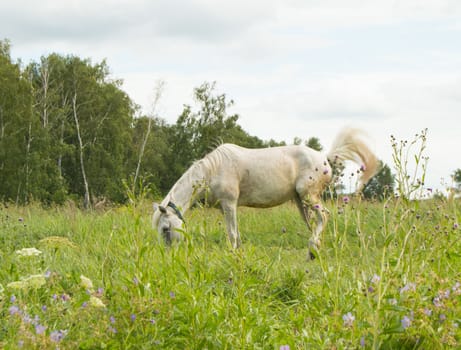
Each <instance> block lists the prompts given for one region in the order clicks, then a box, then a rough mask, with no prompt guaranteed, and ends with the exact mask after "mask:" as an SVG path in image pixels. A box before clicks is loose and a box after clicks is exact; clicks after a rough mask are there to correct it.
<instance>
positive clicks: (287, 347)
mask: <svg viewBox="0 0 461 350" xmlns="http://www.w3.org/2000/svg"><path fill="white" fill-rule="evenodd" d="M280 350H290V345H280Z"/></svg>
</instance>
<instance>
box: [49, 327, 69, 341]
mask: <svg viewBox="0 0 461 350" xmlns="http://www.w3.org/2000/svg"><path fill="white" fill-rule="evenodd" d="M66 334H67V330H58V331H53V332H51V333H50V340H51V341H52V342H54V343H59V342H60V341H61V340H62V339H63V338H64V337H65V336H66Z"/></svg>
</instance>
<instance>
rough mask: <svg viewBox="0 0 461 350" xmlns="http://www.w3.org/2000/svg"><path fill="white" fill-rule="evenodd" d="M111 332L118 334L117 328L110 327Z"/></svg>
mask: <svg viewBox="0 0 461 350" xmlns="http://www.w3.org/2000/svg"><path fill="white" fill-rule="evenodd" d="M109 331H110V332H111V333H113V334H115V333H117V328H115V327H112V326H109Z"/></svg>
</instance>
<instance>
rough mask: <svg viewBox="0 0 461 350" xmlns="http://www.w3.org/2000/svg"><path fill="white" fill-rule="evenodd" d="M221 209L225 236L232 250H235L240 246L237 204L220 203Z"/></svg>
mask: <svg viewBox="0 0 461 350" xmlns="http://www.w3.org/2000/svg"><path fill="white" fill-rule="evenodd" d="M221 208H222V211H223V215H224V220H225V221H226V229H227V234H228V236H229V241H230V243H231V245H232V248H234V249H237V248H239V247H240V245H241V243H242V242H241V240H240V233H239V231H238V226H237V203H234V202H227V201H224V202H221Z"/></svg>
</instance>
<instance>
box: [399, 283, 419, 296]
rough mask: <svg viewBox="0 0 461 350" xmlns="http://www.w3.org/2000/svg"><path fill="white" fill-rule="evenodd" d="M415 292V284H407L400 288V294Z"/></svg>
mask: <svg viewBox="0 0 461 350" xmlns="http://www.w3.org/2000/svg"><path fill="white" fill-rule="evenodd" d="M414 291H416V283H413V282H409V283H407V284H406V285H405V286H403V287H402V288H400V294H402V293H405V292H414Z"/></svg>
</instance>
